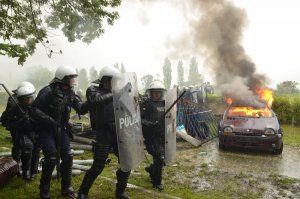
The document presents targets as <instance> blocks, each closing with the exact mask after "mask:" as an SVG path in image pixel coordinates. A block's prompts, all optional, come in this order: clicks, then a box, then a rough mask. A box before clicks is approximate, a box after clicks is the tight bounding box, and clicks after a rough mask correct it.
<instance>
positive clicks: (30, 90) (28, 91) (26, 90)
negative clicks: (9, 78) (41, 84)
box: [17, 86, 35, 97]
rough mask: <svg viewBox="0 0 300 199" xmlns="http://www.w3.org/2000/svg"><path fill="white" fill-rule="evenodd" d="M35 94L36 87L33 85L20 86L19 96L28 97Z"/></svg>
mask: <svg viewBox="0 0 300 199" xmlns="http://www.w3.org/2000/svg"><path fill="white" fill-rule="evenodd" d="M34 95H35V88H34V87H32V86H23V87H20V88H18V90H17V97H28V96H32V97H34Z"/></svg>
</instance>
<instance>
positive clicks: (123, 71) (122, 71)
mask: <svg viewBox="0 0 300 199" xmlns="http://www.w3.org/2000/svg"><path fill="white" fill-rule="evenodd" d="M121 73H126V69H125V66H124V64H123V63H121Z"/></svg>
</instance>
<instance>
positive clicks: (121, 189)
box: [116, 169, 130, 199]
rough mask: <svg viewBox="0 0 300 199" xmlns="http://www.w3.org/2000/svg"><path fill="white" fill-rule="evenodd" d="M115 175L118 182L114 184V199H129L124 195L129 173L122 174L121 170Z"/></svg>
mask: <svg viewBox="0 0 300 199" xmlns="http://www.w3.org/2000/svg"><path fill="white" fill-rule="evenodd" d="M116 174H117V181H118V182H117V184H116V198H117V199H130V198H129V196H128V195H127V194H126V193H125V189H126V187H127V181H128V178H129V175H130V171H128V172H123V171H122V170H121V169H118V171H117V173H116Z"/></svg>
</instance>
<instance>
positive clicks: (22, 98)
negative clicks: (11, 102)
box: [8, 86, 39, 180]
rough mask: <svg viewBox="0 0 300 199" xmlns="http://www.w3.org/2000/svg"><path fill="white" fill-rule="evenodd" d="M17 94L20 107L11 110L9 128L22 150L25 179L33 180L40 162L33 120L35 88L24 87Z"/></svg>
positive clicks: (9, 112) (13, 107)
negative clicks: (32, 106) (32, 107)
mask: <svg viewBox="0 0 300 199" xmlns="http://www.w3.org/2000/svg"><path fill="white" fill-rule="evenodd" d="M16 94H17V100H18V105H19V107H18V106H16V105H15V106H12V107H11V108H10V109H9V111H8V117H9V122H8V126H9V129H11V130H12V132H14V133H15V135H14V136H15V139H16V140H15V142H17V143H14V144H18V146H19V147H20V149H21V162H22V166H21V168H22V176H23V179H25V180H32V179H33V178H34V177H35V175H36V173H37V169H38V161H39V150H38V147H37V143H36V130H35V123H34V121H33V120H32V119H31V115H32V109H31V104H32V103H33V100H34V95H35V88H34V87H32V86H23V87H20V88H18V89H17V91H16ZM33 155H34V157H33Z"/></svg>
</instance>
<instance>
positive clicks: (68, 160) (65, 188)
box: [60, 152, 77, 199]
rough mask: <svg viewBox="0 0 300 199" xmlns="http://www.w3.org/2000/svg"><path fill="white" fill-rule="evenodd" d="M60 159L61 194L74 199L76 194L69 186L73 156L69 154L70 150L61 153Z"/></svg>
mask: <svg viewBox="0 0 300 199" xmlns="http://www.w3.org/2000/svg"><path fill="white" fill-rule="evenodd" d="M61 159H62V162H61V167H60V173H61V194H62V195H63V196H66V197H69V198H74V199H75V198H76V197H77V194H76V193H75V191H74V189H73V188H72V187H71V180H72V164H73V156H72V155H71V152H69V153H65V154H62V156H61Z"/></svg>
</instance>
